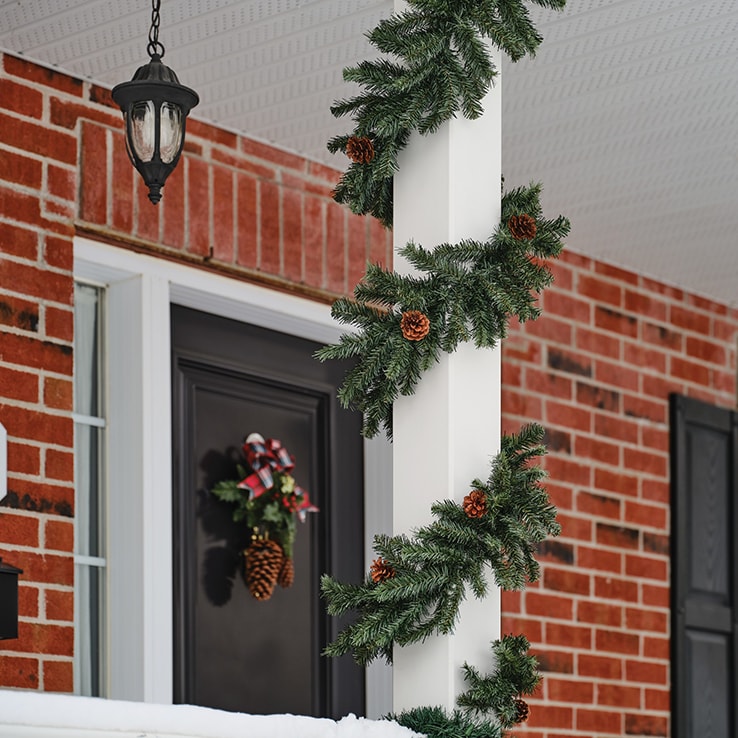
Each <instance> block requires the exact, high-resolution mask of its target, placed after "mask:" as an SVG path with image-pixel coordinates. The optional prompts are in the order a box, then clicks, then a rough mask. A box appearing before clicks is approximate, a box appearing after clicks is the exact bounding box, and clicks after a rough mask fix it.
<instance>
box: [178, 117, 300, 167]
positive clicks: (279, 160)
mask: <svg viewBox="0 0 738 738" xmlns="http://www.w3.org/2000/svg"><path fill="white" fill-rule="evenodd" d="M193 124H197V125H198V126H200V125H202V124H201V123H199V121H193ZM214 130H217V131H218V132H219V131H220V129H214ZM238 142H239V148H240V150H241V151H242V152H243V153H244V154H247V155H249V156H253V157H255V158H257V159H263V160H265V161H268V162H271V163H272V164H276V165H278V166H280V167H287V168H288V169H293V170H295V171H296V172H302V173H305V172H306V171H307V160H306V159H304V158H303V157H301V156H298V155H297V154H291V153H289V152H287V151H283V150H282V149H276V148H274V147H273V146H269V145H267V144H263V143H260V142H259V141H254V140H253V139H250V138H246V137H245V136H242V137H239V139H238Z"/></svg>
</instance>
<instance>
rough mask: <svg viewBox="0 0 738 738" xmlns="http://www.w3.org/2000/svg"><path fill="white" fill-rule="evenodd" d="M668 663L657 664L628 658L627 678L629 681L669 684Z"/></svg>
mask: <svg viewBox="0 0 738 738" xmlns="http://www.w3.org/2000/svg"><path fill="white" fill-rule="evenodd" d="M668 672H669V670H668V665H667V664H665V663H662V664H655V663H652V662H650V661H636V660H628V661H626V662H625V678H626V679H627V680H628V681H629V682H647V683H650V684H659V685H663V684H668Z"/></svg>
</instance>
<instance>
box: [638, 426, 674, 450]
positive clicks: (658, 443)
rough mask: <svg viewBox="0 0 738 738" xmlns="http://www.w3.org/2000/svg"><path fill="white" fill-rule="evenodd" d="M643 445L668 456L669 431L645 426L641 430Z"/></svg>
mask: <svg viewBox="0 0 738 738" xmlns="http://www.w3.org/2000/svg"><path fill="white" fill-rule="evenodd" d="M641 445H643V446H648V448H651V449H654V450H656V451H661V452H662V453H665V454H668V453H669V431H668V430H667V429H666V428H656V427H653V426H643V427H642V428H641Z"/></svg>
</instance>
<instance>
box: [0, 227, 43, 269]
mask: <svg viewBox="0 0 738 738" xmlns="http://www.w3.org/2000/svg"><path fill="white" fill-rule="evenodd" d="M38 244H39V237H38V233H36V232H35V231H31V230H28V229H26V228H22V227H20V226H17V225H12V224H11V223H0V254H10V255H11V256H18V257H20V258H21V259H29V260H31V261H36V258H37V257H38Z"/></svg>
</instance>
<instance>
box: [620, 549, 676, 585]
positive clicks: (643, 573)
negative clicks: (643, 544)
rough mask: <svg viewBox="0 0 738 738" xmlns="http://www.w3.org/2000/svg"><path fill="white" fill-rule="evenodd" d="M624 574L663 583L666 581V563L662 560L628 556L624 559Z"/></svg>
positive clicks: (634, 555)
mask: <svg viewBox="0 0 738 738" xmlns="http://www.w3.org/2000/svg"><path fill="white" fill-rule="evenodd" d="M625 573H626V574H627V575H629V576H633V577H643V578H644V579H658V580H659V581H662V582H663V581H666V576H667V562H666V561H665V560H664V559H655V558H651V557H648V556H638V555H637V554H628V555H627V556H626V557H625Z"/></svg>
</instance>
